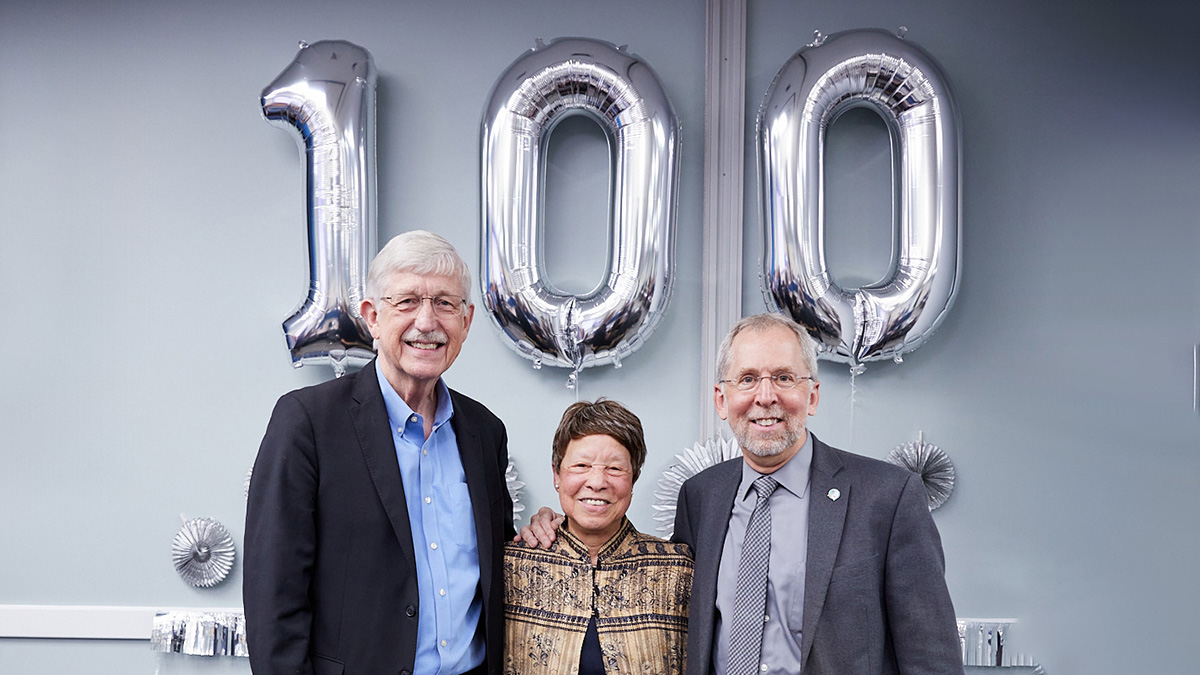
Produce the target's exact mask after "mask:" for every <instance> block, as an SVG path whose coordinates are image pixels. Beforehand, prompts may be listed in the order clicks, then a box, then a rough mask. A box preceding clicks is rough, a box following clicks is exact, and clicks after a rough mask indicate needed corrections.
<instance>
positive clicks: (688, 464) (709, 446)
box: [654, 437, 742, 537]
mask: <svg viewBox="0 0 1200 675" xmlns="http://www.w3.org/2000/svg"><path fill="white" fill-rule="evenodd" d="M741 456H742V451H741V449H740V448H739V447H738V444H737V442H736V441H734V440H731V439H728V438H720V437H713V438H710V439H708V441H706V442H705V443H703V444H701V443H696V444H695V445H693V446H692V447H691V448H687V449H685V450H684V451H683V452H681V453H679V454H678V455H675V459H676V460H678V461H677V462H676V463H674V464H672V465H671V466H669V467H667V469H666V470H665V471H663V475H662V478H659V479H658V489H657V490H655V491H654V497H655V498H656V499H657V500H658V501H657V503H655V504H654V510H655V511H657V512H658V513H655V514H654V519H655V520H657V521H658V522H659V525H658V528H657V530H658V531H659V532H661V533H663V535H664V536H667V537H670V536H671V534H672V533H673V532H674V530H675V506H676V503H677V502H678V500H679V488H680V487H681V486H682V485H683V481H685V480H687V479H689V478H691V477H692V476H695V475H696V474H698V473H700V472H701V471H703V470H705V469H707V468H708V467H710V466H716V465H717V464H720V463H721V462H724V461H725V460H728V459H734V458H736V457H741Z"/></svg>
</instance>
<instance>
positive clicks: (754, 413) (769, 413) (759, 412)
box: [746, 405, 787, 419]
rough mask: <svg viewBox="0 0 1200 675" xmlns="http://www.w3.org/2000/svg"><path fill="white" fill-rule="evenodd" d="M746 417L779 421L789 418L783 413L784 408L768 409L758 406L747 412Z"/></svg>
mask: <svg viewBox="0 0 1200 675" xmlns="http://www.w3.org/2000/svg"><path fill="white" fill-rule="evenodd" d="M746 416H747V417H778V418H779V419H783V418H785V417H787V415H785V414H784V412H783V408H781V407H779V406H777V405H773V406H770V407H766V408H764V407H762V406H758V405H756V406H754V407H753V408H750V409H749V410H747V411H746Z"/></svg>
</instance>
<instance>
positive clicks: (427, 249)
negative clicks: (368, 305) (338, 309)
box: [366, 230, 471, 302]
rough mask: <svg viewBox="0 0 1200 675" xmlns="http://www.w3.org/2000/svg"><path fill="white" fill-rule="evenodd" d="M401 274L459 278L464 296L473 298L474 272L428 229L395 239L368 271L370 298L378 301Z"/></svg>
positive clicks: (448, 245)
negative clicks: (385, 288) (387, 286)
mask: <svg viewBox="0 0 1200 675" xmlns="http://www.w3.org/2000/svg"><path fill="white" fill-rule="evenodd" d="M398 272H409V273H412V274H429V275H437V276H446V277H457V278H458V280H459V282H460V283H461V285H462V295H463V298H466V300H467V301H468V302H470V299H471V270H470V268H468V267H467V263H466V261H464V260H463V259H462V256H460V255H459V254H458V251H457V250H455V248H454V247H453V246H451V245H450V242H448V241H446V240H445V239H443V238H442V237H441V236H439V235H436V234H434V233H432V232H427V231H425V230H412V231H411V232H405V233H404V234H398V235H396V236H395V237H392V240H391V241H389V242H388V243H387V245H386V246H384V247H383V249H381V250H380V251H379V254H378V255H376V256H375V259H374V260H372V261H371V267H370V268H368V270H367V289H366V290H367V297H369V298H374V299H376V300H378V299H379V296H380V293H382V292H383V291H384V287H385V285H386V284H387V282H388V279H389V278H390V277H391V275H393V274H396V273H398Z"/></svg>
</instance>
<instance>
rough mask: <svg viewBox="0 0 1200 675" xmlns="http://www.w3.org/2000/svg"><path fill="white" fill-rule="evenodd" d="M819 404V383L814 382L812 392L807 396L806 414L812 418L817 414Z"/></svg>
mask: <svg viewBox="0 0 1200 675" xmlns="http://www.w3.org/2000/svg"><path fill="white" fill-rule="evenodd" d="M820 402H821V383H820V382H819V381H815V382H813V383H812V391H810V392H809V394H808V414H809V416H810V417H811V416H813V415H816V414H817V404H818V403H820Z"/></svg>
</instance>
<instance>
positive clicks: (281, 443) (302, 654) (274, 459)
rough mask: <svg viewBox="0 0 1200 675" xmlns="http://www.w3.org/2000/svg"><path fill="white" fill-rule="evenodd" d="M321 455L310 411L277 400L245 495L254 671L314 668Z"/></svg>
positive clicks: (288, 399)
mask: <svg viewBox="0 0 1200 675" xmlns="http://www.w3.org/2000/svg"><path fill="white" fill-rule="evenodd" d="M317 483H318V474H317V457H316V447H315V442H314V438H313V431H312V424H311V422H310V417H309V414H308V411H307V410H305V408H304V406H303V404H302V403H301V402H300V401H299V400H298V399H296V398H295V397H294V396H291V395H285V396H284V397H282V398H281V399H279V402H278V403H276V405H275V410H274V412H272V413H271V421H270V423H269V424H268V425H267V432H266V434H265V436H264V437H263V440H262V444H261V445H260V446H259V450H258V458H257V459H256V460H255V462H254V469H253V471H252V473H251V478H250V493H249V497H248V499H247V503H246V540H245V547H244V548H245V553H244V560H243V567H244V571H245V576H244V580H243V585H242V598H243V602H244V604H245V612H246V640H247V646H248V647H249V651H250V665H251V668H252V669H253V670H254V673H255V675H269V674H270V673H300V674H303V675H308V674H309V673H312V664H311V663H310V661H309V639H310V635H309V634H310V631H311V628H312V618H313V610H312V605H311V602H310V601H309V584H310V583H311V579H312V573H313V564H314V560H315V551H316V526H315V520H314V519H315V515H316V498H317Z"/></svg>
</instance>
